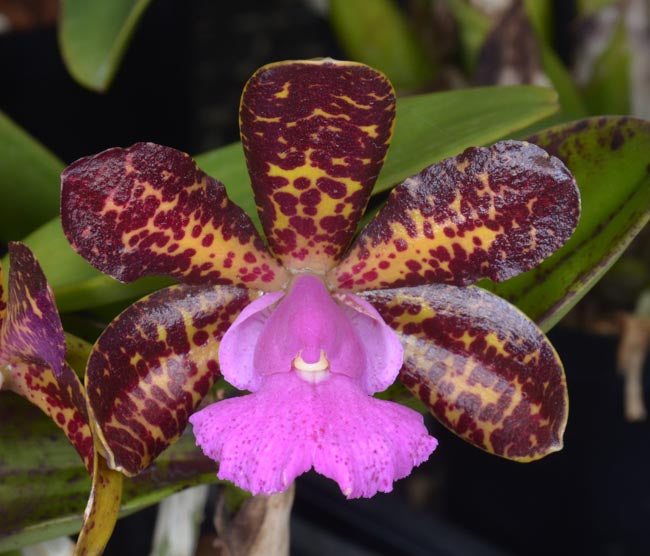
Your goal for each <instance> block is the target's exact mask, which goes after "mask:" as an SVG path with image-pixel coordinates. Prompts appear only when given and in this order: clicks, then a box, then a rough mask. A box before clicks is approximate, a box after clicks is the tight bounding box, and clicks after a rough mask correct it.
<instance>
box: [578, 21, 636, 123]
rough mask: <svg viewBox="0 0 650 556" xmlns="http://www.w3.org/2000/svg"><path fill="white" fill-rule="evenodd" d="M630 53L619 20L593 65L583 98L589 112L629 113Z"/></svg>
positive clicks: (622, 22) (624, 30) (625, 35)
mask: <svg viewBox="0 0 650 556" xmlns="http://www.w3.org/2000/svg"><path fill="white" fill-rule="evenodd" d="M631 57H632V56H631V52H630V46H629V44H628V40H627V31H626V29H625V24H624V21H623V20H622V19H621V20H620V21H619V22H618V24H617V25H616V28H615V29H614V33H613V34H612V38H611V39H610V42H609V44H608V45H607V48H605V50H604V51H603V53H602V54H601V55H600V56H599V58H598V59H597V60H596V63H595V64H594V68H593V74H592V75H591V78H590V80H589V83H588V84H587V86H586V87H585V90H584V97H585V102H586V104H587V106H588V107H589V111H590V112H591V113H592V114H629V112H630V71H631V65H632V62H631Z"/></svg>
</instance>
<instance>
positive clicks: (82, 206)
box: [61, 143, 288, 290]
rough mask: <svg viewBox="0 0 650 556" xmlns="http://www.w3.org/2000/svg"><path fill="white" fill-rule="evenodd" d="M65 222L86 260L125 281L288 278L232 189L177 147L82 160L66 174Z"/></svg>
mask: <svg viewBox="0 0 650 556" xmlns="http://www.w3.org/2000/svg"><path fill="white" fill-rule="evenodd" d="M61 219H62V224H63V230H64V232H65V234H66V237H67V238H68V240H69V241H70V243H71V244H72V246H73V247H74V248H75V249H76V250H77V251H78V252H79V254H81V255H82V256H83V257H84V258H85V259H86V260H87V261H89V262H90V263H91V264H93V265H94V266H96V267H97V268H98V269H99V270H101V271H102V272H105V273H106V274H109V275H111V276H113V277H114V278H117V279H118V280H122V281H124V282H131V281H133V280H135V279H136V278H140V277H142V276H147V275H152V274H158V275H166V276H171V277H173V278H177V279H178V280H180V281H182V282H185V283H188V284H232V285H236V286H246V287H251V288H259V289H263V290H276V289H279V288H280V287H282V285H283V284H284V283H285V282H286V281H287V278H288V277H287V273H286V271H285V270H284V269H283V268H282V267H281V266H280V265H279V264H278V262H277V261H276V260H275V259H274V258H273V257H272V256H271V255H270V253H269V252H268V250H267V249H266V247H265V245H264V243H263V242H262V239H261V238H260V236H259V234H258V233H257V231H256V230H255V227H254V225H253V223H252V222H251V220H250V218H249V217H248V216H247V215H246V213H244V211H243V210H242V209H240V208H239V207H238V206H237V205H235V204H234V203H232V202H231V201H230V200H229V199H228V197H227V195H226V189H225V187H224V186H223V185H222V184H221V183H219V182H218V181H216V180H214V179H213V178H211V177H209V176H207V175H206V174H204V173H203V172H202V171H201V170H200V169H199V168H198V167H197V166H196V164H195V163H194V162H193V161H192V159H191V158H190V157H189V156H188V155H187V154H185V153H182V152H180V151H177V150H175V149H171V148H169V147H162V146H160V145H154V144H153V143H138V144H136V145H133V146H132V147H131V148H129V149H119V148H115V149H109V150H107V151H104V152H102V153H99V154H98V155H96V156H91V157H87V158H82V159H80V160H77V161H76V162H75V163H74V164H72V165H70V166H68V168H67V169H66V170H65V171H64V172H63V174H62V192H61Z"/></svg>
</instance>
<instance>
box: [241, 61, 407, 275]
mask: <svg viewBox="0 0 650 556" xmlns="http://www.w3.org/2000/svg"><path fill="white" fill-rule="evenodd" d="M394 115H395V96H394V91H393V87H392V85H391V84H390V82H389V81H388V79H387V78H386V76H385V75H383V74H382V73H380V72H378V71H377V70H374V69H372V68H369V67H368V66H364V65H362V64H358V63H355V62H339V61H335V60H331V59H323V60H313V61H300V62H298V61H291V62H279V63H275V64H269V65H267V66H264V67H263V68H261V69H259V70H258V71H257V72H256V73H255V74H254V75H253V77H251V78H250V80H249V81H248V83H247V84H246V87H245V88H244V92H243V94H242V100H241V108H240V128H241V138H242V144H243V146H244V152H245V154H246V162H247V165H248V172H249V174H250V177H251V182H252V185H253V191H254V193H255V201H256V204H257V208H258V212H259V215H260V220H261V222H262V226H263V228H264V231H265V233H266V236H267V238H268V240H269V244H270V246H271V249H272V250H273V252H274V253H275V254H276V255H277V256H278V257H279V258H280V259H281V260H282V262H283V263H284V264H285V266H287V267H291V268H308V269H310V270H314V271H321V272H322V271H325V270H328V269H329V268H331V267H332V266H334V264H335V261H336V259H338V258H339V257H340V255H341V253H342V252H343V250H344V249H345V247H346V246H347V245H348V243H349V241H350V239H351V238H352V234H353V233H354V231H355V228H356V226H357V223H358V222H359V219H360V218H361V214H362V212H363V210H364V208H365V206H366V203H367V202H368V198H369V197H370V193H371V191H372V187H373V185H374V183H375V181H376V179H377V175H378V174H379V170H380V169H381V166H382V164H383V162H384V158H385V156H386V150H387V148H388V144H389V142H390V138H391V136H392V131H393V119H394Z"/></svg>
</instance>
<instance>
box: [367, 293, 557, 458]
mask: <svg viewBox="0 0 650 556" xmlns="http://www.w3.org/2000/svg"><path fill="white" fill-rule="evenodd" d="M360 295H361V297H363V298H365V299H367V300H368V301H369V302H370V303H372V304H373V305H374V307H375V308H376V309H377V310H378V311H379V312H380V313H381V315H382V317H383V318H384V320H385V321H386V322H387V324H389V325H390V326H392V327H393V328H394V329H395V330H396V331H397V333H398V335H399V336H400V339H401V340H402V344H403V345H404V366H403V367H402V371H401V373H400V377H399V378H400V380H401V382H402V383H403V384H404V385H405V386H406V387H407V388H408V389H409V390H410V391H411V392H412V393H413V394H414V395H416V396H417V397H419V398H420V399H421V400H422V401H423V402H424V404H425V405H426V406H427V407H428V408H429V410H430V411H431V413H432V414H433V415H434V416H435V417H436V418H437V419H438V420H439V421H440V422H441V423H442V424H443V425H445V426H446V427H447V428H449V429H450V430H451V431H453V432H454V433H456V434H458V435H459V436H460V437H461V438H463V439H464V440H467V441H468V442H470V443H472V444H474V445H475V446H477V447H479V448H481V449H483V450H486V451H488V452H491V453H493V454H496V455H499V456H502V457H505V458H508V459H512V460H516V461H521V462H526V461H532V460H536V459H539V458H541V457H544V456H545V455H547V454H549V453H551V452H555V451H557V450H560V449H561V448H562V435H563V433H564V428H565V426H566V420H567V413H568V397H567V387H566V379H565V376H564V370H563V368H562V363H561V362H560V360H559V358H558V356H557V353H556V352H555V350H554V349H553V346H552V345H551V343H550V342H549V341H548V339H547V338H546V336H544V334H543V333H542V332H541V331H540V330H539V329H538V328H537V327H536V326H535V324H534V323H533V322H532V321H530V320H529V319H528V318H527V317H526V316H525V315H524V314H523V313H521V312H520V311H518V310H517V309H516V308H515V307H513V306H512V305H510V304H509V303H507V302H506V301H504V300H502V299H500V298H498V297H496V296H494V295H492V294H491V293H489V292H486V291H485V290H482V289H480V288H476V287H467V288H459V287H456V286H450V285H446V284H435V285H430V286H421V287H416V288H400V289H394V290H376V291H367V292H363V293H361V294H360Z"/></svg>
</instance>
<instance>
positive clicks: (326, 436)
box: [190, 372, 438, 498]
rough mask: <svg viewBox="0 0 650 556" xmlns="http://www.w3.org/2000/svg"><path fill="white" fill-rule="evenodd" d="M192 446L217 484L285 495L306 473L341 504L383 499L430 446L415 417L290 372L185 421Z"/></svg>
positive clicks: (344, 387) (348, 388) (349, 382)
mask: <svg viewBox="0 0 650 556" xmlns="http://www.w3.org/2000/svg"><path fill="white" fill-rule="evenodd" d="M190 422H191V423H192V425H193V426H194V435H195V437H196V442H197V445H198V446H200V447H201V449H202V450H203V452H204V453H205V454H206V455H207V456H208V457H210V458H212V459H214V460H215V461H218V462H219V463H220V465H219V472H218V477H219V478H220V479H224V480H230V481H232V482H234V483H235V484H236V485H237V486H239V487H241V488H243V489H246V490H248V491H250V492H252V493H253V494H267V495H268V494H273V493H275V492H280V491H282V490H285V489H286V488H288V487H289V485H290V484H291V483H292V482H293V480H294V479H295V478H296V477H297V476H298V475H300V474H302V473H304V472H306V471H308V470H309V469H310V468H311V467H314V469H315V470H316V471H317V472H318V473H321V474H322V475H325V476H326V477H329V478H331V479H333V480H335V481H336V482H337V483H338V484H339V486H340V488H341V491H342V492H343V494H345V496H346V497H347V498H359V497H371V496H373V495H375V494H376V493H377V492H390V491H391V490H392V489H393V482H394V481H396V480H397V479H401V478H403V477H406V476H407V475H408V474H409V473H411V471H412V469H413V467H415V466H418V465H420V464H421V463H422V462H424V461H425V460H426V459H427V458H428V457H429V456H430V455H431V453H432V452H433V450H435V448H436V446H437V444H438V442H437V440H436V439H435V438H433V437H431V436H429V435H428V433H427V430H426V428H425V426H424V422H423V418H422V416H421V415H420V414H419V413H417V412H415V411H413V410H411V409H408V408H406V407H404V406H401V405H399V404H396V403H393V402H387V401H383V400H377V399H375V398H372V397H370V396H368V395H366V394H365V392H364V391H363V388H362V386H361V384H360V382H359V381H357V380H354V379H351V378H349V377H347V376H344V375H337V374H331V375H330V376H329V377H328V378H327V379H326V380H323V381H321V382H319V383H316V384H314V383H309V382H307V381H305V380H303V379H302V378H300V377H299V376H298V375H297V374H296V373H295V372H290V373H281V374H274V375H269V376H266V377H264V379H263V380H262V384H261V387H260V389H259V390H258V391H257V392H256V393H254V394H249V395H246V396H242V397H239V398H232V399H228V400H224V401H221V402H217V403H215V404H212V405H211V406H209V407H207V408H205V409H203V410H202V411H199V412H198V413H195V414H194V415H192V417H190Z"/></svg>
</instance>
